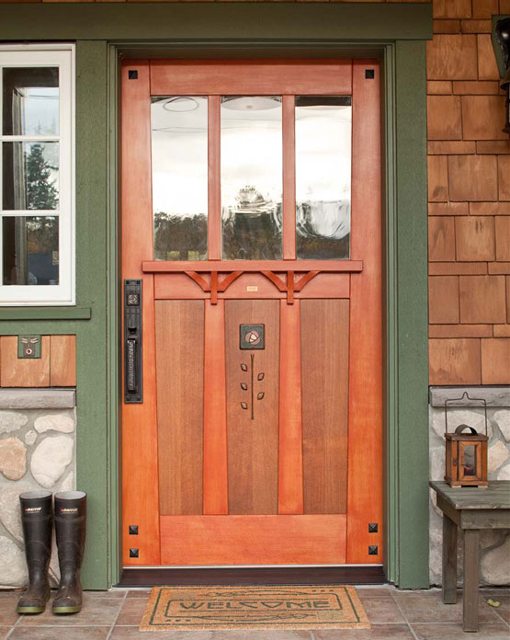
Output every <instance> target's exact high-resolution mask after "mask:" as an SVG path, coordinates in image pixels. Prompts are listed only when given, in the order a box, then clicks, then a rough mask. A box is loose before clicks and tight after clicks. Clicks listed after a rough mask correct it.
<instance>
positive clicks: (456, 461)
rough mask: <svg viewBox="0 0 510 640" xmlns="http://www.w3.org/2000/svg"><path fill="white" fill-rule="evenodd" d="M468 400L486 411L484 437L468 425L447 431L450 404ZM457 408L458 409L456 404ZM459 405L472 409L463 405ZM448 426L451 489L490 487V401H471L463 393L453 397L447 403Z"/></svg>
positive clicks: (449, 482) (447, 449) (447, 474)
mask: <svg viewBox="0 0 510 640" xmlns="http://www.w3.org/2000/svg"><path fill="white" fill-rule="evenodd" d="M464 400H467V401H469V402H471V403H473V402H479V403H481V404H482V405H483V407H484V412H485V435H483V434H481V433H478V431H477V430H476V429H475V428H474V427H471V426H469V425H467V424H459V425H458V426H457V428H456V429H455V431H454V432H453V433H451V432H449V431H448V404H449V403H454V402H455V403H459V402H461V403H462V402H463V401H464ZM456 406H459V404H457V405H456ZM460 406H472V405H471V404H461V405H460ZM444 414H445V423H446V432H445V438H446V471H445V480H446V482H448V484H449V485H450V486H451V487H487V486H488V484H489V483H488V480H487V443H488V440H489V438H488V436H487V402H486V401H485V400H484V399H482V398H471V397H470V395H469V394H468V392H467V391H464V393H463V394H462V396H461V397H460V398H451V399H449V400H446V401H445V403H444Z"/></svg>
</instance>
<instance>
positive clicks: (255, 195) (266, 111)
mask: <svg viewBox="0 0 510 640" xmlns="http://www.w3.org/2000/svg"><path fill="white" fill-rule="evenodd" d="M221 201H222V232H223V258H225V259H245V260H269V259H275V258H281V256H282V104H281V98H279V97H274V96H253V97H250V96H248V97H239V96H233V97H225V98H222V102H221Z"/></svg>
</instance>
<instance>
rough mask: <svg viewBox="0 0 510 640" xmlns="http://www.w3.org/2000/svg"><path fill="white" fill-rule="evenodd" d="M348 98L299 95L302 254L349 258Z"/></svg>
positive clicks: (298, 179)
mask: <svg viewBox="0 0 510 640" xmlns="http://www.w3.org/2000/svg"><path fill="white" fill-rule="evenodd" d="M351 125H352V107H351V98H350V97H329V96H317V97H315V96H314V97H310V96H301V97H297V98H296V225H297V226H296V249H297V256H298V258H310V259H322V260H328V259H338V258H348V257H349V235H350V212H351Z"/></svg>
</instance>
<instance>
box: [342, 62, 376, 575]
mask: <svg viewBox="0 0 510 640" xmlns="http://www.w3.org/2000/svg"><path fill="white" fill-rule="evenodd" d="M367 67H369V68H375V70H376V81H375V82H370V81H367V80H366V78H365V69H366V68H367ZM379 72H380V67H379V65H378V64H376V63H374V62H370V63H368V64H364V63H363V62H362V61H356V63H355V64H354V69H353V93H354V96H355V97H354V99H353V112H352V128H353V140H352V172H353V177H352V231H351V255H352V257H353V258H358V257H361V256H363V272H362V273H360V274H356V275H353V276H352V278H351V321H350V327H351V330H350V332H351V343H350V353H349V453H348V456H349V469H348V503H347V512H348V514H349V515H348V522H347V562H348V563H353V564H359V563H361V564H364V563H372V562H373V563H380V562H381V560H382V540H383V538H382V531H383V526H382V519H383V467H382V461H383V432H382V414H383V404H382V396H383V392H382V368H383V367H382V282H381V271H382V246H381V245H382V239H381V234H382V209H381V195H380V194H381V119H380V115H379V105H380V87H381V85H380V82H379ZM367 194H370V196H369V197H367ZM369 522H377V523H379V533H368V523H369ZM369 545H377V546H378V548H379V553H378V554H377V555H368V546H369Z"/></svg>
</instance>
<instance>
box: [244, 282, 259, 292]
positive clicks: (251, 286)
mask: <svg viewBox="0 0 510 640" xmlns="http://www.w3.org/2000/svg"><path fill="white" fill-rule="evenodd" d="M258 290H259V288H258V287H257V285H256V284H249V285H248V286H247V287H246V291H249V292H255V291H258Z"/></svg>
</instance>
